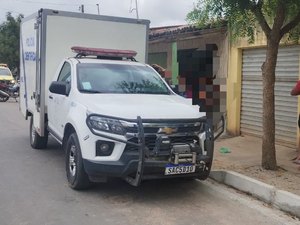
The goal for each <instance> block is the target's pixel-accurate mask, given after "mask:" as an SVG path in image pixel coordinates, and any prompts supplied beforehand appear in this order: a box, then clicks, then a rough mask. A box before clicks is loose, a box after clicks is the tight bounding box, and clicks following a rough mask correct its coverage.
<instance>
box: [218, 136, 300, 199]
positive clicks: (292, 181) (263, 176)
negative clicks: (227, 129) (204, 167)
mask: <svg viewBox="0 0 300 225" xmlns="http://www.w3.org/2000/svg"><path fill="white" fill-rule="evenodd" d="M222 147H225V148H228V149H229V150H230V151H231V152H230V153H220V148H222ZM296 155H297V153H296V150H295V149H292V148H288V147H285V146H279V145H276V156H277V165H278V166H279V169H278V170H277V171H267V170H264V169H262V168H261V138H256V137H251V136H245V137H241V136H240V137H226V136H223V137H222V138H220V139H218V140H217V141H216V142H215V152H214V162H213V168H212V170H232V171H235V172H238V173H241V174H244V175H246V176H249V177H252V178H254V179H257V180H260V181H262V182H265V183H267V184H270V185H273V186H275V187H276V188H278V189H281V190H285V191H289V192H292V193H294V194H297V195H299V196H300V170H299V169H298V168H299V167H300V166H299V165H297V164H294V163H293V162H292V159H293V158H294V157H295V156H296Z"/></svg>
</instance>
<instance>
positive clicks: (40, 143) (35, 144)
mask: <svg viewBox="0 0 300 225" xmlns="http://www.w3.org/2000/svg"><path fill="white" fill-rule="evenodd" d="M29 136H30V145H31V147H32V148H34V149H45V148H47V144H48V132H47V131H45V136H44V137H41V136H40V135H39V134H38V133H37V132H36V130H35V129H34V127H33V116H31V117H30V130H29Z"/></svg>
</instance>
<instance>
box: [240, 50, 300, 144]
mask: <svg viewBox="0 0 300 225" xmlns="http://www.w3.org/2000/svg"><path fill="white" fill-rule="evenodd" d="M299 53H300V47H299V46H291V47H282V48H280V49H279V53H278V60H277V67H276V83H275V127H276V128H275V129H276V130H275V135H276V136H275V138H276V142H280V143H286V144H289V145H292V146H296V141H297V118H298V112H297V111H298V98H297V97H292V96H290V91H291V89H292V88H293V87H294V85H295V84H296V82H297V80H298V77H299ZM265 57H266V49H265V48H264V49H250V50H244V51H243V66H242V105H241V133H242V134H251V135H255V136H260V137H261V136H262V111H263V110H262V108H263V102H262V71H261V66H262V63H263V62H264V60H265Z"/></svg>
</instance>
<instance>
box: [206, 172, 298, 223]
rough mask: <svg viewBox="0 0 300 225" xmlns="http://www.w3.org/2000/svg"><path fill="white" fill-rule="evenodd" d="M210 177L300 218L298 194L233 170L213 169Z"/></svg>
mask: <svg viewBox="0 0 300 225" xmlns="http://www.w3.org/2000/svg"><path fill="white" fill-rule="evenodd" d="M209 177H210V178H211V179H213V180H215V181H217V182H219V183H223V184H226V185H228V186H231V187H233V188H235V189H237V190H240V191H243V192H246V193H248V194H251V195H252V196H254V197H256V198H258V199H260V200H262V201H264V202H266V203H268V204H270V205H272V206H275V207H276V208H279V209H281V210H282V211H285V212H288V213H290V214H292V215H295V216H297V217H299V218H300V196H298V195H296V194H292V193H290V192H287V191H282V190H279V189H277V188H275V187H274V186H272V185H269V184H265V183H263V182H261V181H258V180H255V179H253V178H250V177H247V176H245V175H242V174H240V173H237V172H233V171H211V173H210V175H209Z"/></svg>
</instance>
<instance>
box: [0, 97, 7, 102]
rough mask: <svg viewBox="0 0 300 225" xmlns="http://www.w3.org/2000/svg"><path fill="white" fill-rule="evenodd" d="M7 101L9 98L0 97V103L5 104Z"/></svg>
mask: <svg viewBox="0 0 300 225" xmlns="http://www.w3.org/2000/svg"><path fill="white" fill-rule="evenodd" d="M8 99H9V97H7V96H2V95H0V102H6V101H7V100H8Z"/></svg>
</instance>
